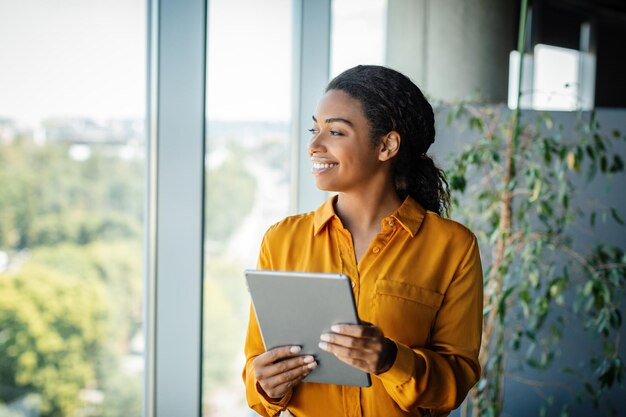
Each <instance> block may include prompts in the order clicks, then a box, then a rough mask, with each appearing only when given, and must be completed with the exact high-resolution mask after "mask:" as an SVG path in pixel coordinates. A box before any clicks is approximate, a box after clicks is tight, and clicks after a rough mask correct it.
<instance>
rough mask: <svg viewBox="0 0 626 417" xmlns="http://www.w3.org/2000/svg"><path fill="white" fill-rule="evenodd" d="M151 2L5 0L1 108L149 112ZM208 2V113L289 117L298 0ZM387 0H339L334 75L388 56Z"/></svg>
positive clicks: (27, 117)
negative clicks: (148, 23) (294, 15)
mask: <svg viewBox="0 0 626 417" xmlns="http://www.w3.org/2000/svg"><path fill="white" fill-rule="evenodd" d="M145 3H146V2H145V0H19V1H15V0H0V63H1V64H0V117H10V118H14V119H17V120H24V121H38V120H40V119H42V118H47V117H91V118H95V119H109V118H143V117H144V115H145V93H146V5H145ZM209 4H210V9H209V37H208V42H209V53H208V66H207V70H208V72H207V76H208V79H207V86H208V99H207V109H208V117H209V119H214V120H260V121H287V120H289V116H290V106H291V73H292V62H291V59H292V7H291V4H292V0H263V1H258V0H211V1H210V2H209ZM385 4H386V0H334V1H333V25H332V30H333V41H332V50H333V53H332V57H331V74H332V75H336V74H337V73H338V72H340V71H341V70H343V69H345V68H348V67H350V66H352V65H355V64H357V63H383V62H384V30H385V27H384V21H385V14H384V7H385ZM305 53H306V51H305Z"/></svg>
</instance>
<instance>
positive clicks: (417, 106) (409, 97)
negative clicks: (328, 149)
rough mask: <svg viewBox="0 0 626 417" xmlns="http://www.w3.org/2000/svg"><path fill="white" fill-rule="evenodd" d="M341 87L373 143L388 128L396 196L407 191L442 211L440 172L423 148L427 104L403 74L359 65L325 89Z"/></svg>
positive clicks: (431, 131) (429, 120) (445, 194)
mask: <svg viewBox="0 0 626 417" xmlns="http://www.w3.org/2000/svg"><path fill="white" fill-rule="evenodd" d="M330 90H341V91H343V92H345V93H347V94H348V95H350V96H351V97H353V98H355V99H357V100H359V101H360V102H361V105H362V106H363V112H364V113H365V117H366V118H367V120H368V122H369V125H370V137H371V140H372V143H373V145H376V144H378V143H380V140H381V139H382V138H383V137H384V136H385V135H387V134H388V133H389V132H391V131H396V132H398V133H399V134H400V138H401V143H400V149H399V151H398V155H397V156H396V158H395V159H396V161H395V162H394V167H393V178H394V183H395V187H396V192H397V193H398V196H399V197H400V198H402V199H404V198H405V197H406V196H407V195H410V196H411V197H412V198H413V199H414V200H415V201H417V202H418V203H420V204H421V205H422V206H423V207H424V208H425V209H427V210H431V211H434V212H436V213H438V214H442V212H443V213H445V214H448V209H449V206H450V192H449V190H448V182H447V181H446V176H445V173H444V172H443V171H442V170H441V169H439V168H438V167H437V166H435V163H434V161H433V160H432V159H431V158H430V157H428V156H427V155H426V151H427V150H428V148H429V147H430V145H431V144H432V143H433V142H434V141H435V117H434V114H433V108H432V107H431V105H430V103H429V102H428V100H426V98H425V97H424V94H422V92H421V90H420V89H419V88H418V87H417V86H416V85H415V84H414V83H413V82H412V81H411V80H410V79H409V78H408V77H407V76H405V75H403V74H401V73H399V72H398V71H395V70H392V69H390V68H386V67H381V66H378V65H359V66H356V67H354V68H350V69H349V70H347V71H344V72H343V73H341V74H339V75H338V76H337V77H335V78H334V79H333V80H332V81H331V82H330V83H329V84H328V86H327V87H326V91H327V92H328V91H330Z"/></svg>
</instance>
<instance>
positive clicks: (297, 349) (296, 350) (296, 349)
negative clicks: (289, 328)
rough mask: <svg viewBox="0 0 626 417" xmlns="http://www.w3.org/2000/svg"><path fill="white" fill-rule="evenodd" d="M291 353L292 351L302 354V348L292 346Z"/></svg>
mask: <svg viewBox="0 0 626 417" xmlns="http://www.w3.org/2000/svg"><path fill="white" fill-rule="evenodd" d="M289 351H290V352H291V353H298V352H300V346H292V347H291V348H290V349H289Z"/></svg>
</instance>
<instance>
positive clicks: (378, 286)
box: [243, 197, 483, 417]
mask: <svg viewBox="0 0 626 417" xmlns="http://www.w3.org/2000/svg"><path fill="white" fill-rule="evenodd" d="M335 199H336V197H334V198H332V199H330V200H328V201H326V202H325V203H324V204H323V205H322V206H321V207H320V208H318V209H317V210H316V211H314V212H310V213H307V214H301V215H297V216H292V217H287V218H286V219H284V220H282V221H280V222H279V223H277V224H275V225H273V226H272V227H270V229H269V230H268V231H267V233H266V235H265V237H264V238H263V243H262V245H261V251H260V255H259V262H258V268H259V269H269V270H283V271H309V272H335V273H344V274H346V275H348V276H349V277H350V278H351V280H352V284H353V289H354V298H355V301H356V305H357V309H358V313H359V318H360V319H361V320H364V321H368V322H370V323H373V324H375V325H376V326H379V327H380V328H381V329H382V331H383V333H384V334H385V336H386V337H388V338H389V339H391V340H393V341H394V342H395V343H396V345H397V347H398V353H397V357H396V360H395V362H394V364H393V366H392V367H391V369H389V370H388V371H387V372H385V373H382V374H380V375H377V376H376V375H372V386H371V387H368V388H359V387H348V386H340V385H330V384H316V383H307V382H301V383H300V384H299V385H297V386H296V387H295V388H294V389H292V391H290V392H289V393H288V394H287V395H286V396H285V397H283V398H282V399H281V401H280V402H278V403H272V402H271V401H269V399H268V398H267V397H266V396H265V395H263V394H262V391H261V390H260V388H259V387H258V385H257V384H256V381H255V379H254V372H253V370H252V361H253V359H254V358H255V357H256V356H258V355H259V354H261V353H263V352H265V348H264V346H263V341H262V339H261V335H260V333H259V329H258V325H257V322H256V318H255V316H254V313H253V311H252V309H251V313H250V322H249V325H248V334H247V337H246V344H245V354H246V359H247V361H246V367H245V369H244V371H243V378H244V381H245V384H246V397H247V400H248V404H249V405H250V407H252V408H253V409H254V410H256V411H257V412H258V413H259V414H261V415H263V416H276V415H279V414H280V412H281V411H282V410H284V409H289V411H290V412H291V413H292V414H293V415H294V416H295V417H329V416H333V417H334V416H345V417H360V416H363V417H374V416H377V417H394V416H422V415H425V414H427V410H431V413H432V414H437V415H439V414H443V415H446V414H448V411H449V410H452V409H454V408H456V407H458V406H459V404H460V403H461V402H462V401H463V399H464V398H465V396H466V395H467V392H468V390H469V389H470V388H471V387H472V386H473V385H474V384H475V383H476V381H477V380H478V378H479V375H480V365H479V363H478V350H479V348H480V338H481V330H482V307H483V306H482V300H483V297H482V288H483V281H482V268H481V263H480V254H479V252H478V245H477V242H476V237H475V236H474V235H473V234H472V232H471V231H469V230H468V229H467V228H466V227H464V226H462V225H461V224H459V223H456V222H454V221H452V220H448V219H444V218H441V217H439V215H437V214H436V213H433V212H430V211H426V210H424V209H423V208H422V207H421V206H420V205H419V204H418V203H416V202H415V201H414V200H413V199H412V198H410V197H407V199H406V200H405V201H404V202H403V204H402V205H401V206H400V208H399V209H398V210H397V211H396V212H395V213H394V214H393V215H391V216H389V217H387V218H385V219H383V221H382V224H381V231H380V233H379V234H378V235H377V236H376V237H375V238H374V240H373V241H372V242H371V244H370V246H369V248H368V249H367V252H366V253H365V254H364V255H363V256H362V258H361V260H360V261H359V263H358V264H357V263H356V256H355V253H354V247H353V244H352V238H351V235H350V232H349V231H348V230H347V229H345V228H344V227H343V225H342V224H341V221H340V220H339V217H338V216H337V215H336V213H335V211H334V208H333V203H334V200H335Z"/></svg>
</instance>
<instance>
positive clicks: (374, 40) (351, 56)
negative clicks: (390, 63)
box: [330, 0, 387, 77]
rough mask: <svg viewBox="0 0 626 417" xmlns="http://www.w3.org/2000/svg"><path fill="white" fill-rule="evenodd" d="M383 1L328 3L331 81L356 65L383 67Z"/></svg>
mask: <svg viewBox="0 0 626 417" xmlns="http://www.w3.org/2000/svg"><path fill="white" fill-rule="evenodd" d="M386 20H387V0H366V1H363V0H332V27H331V71H330V73H331V77H334V76H336V75H339V74H340V73H341V72H342V71H345V70H347V69H348V68H352V67H354V66H356V65H363V64H370V65H384V64H385V40H386V30H387V26H386Z"/></svg>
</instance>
